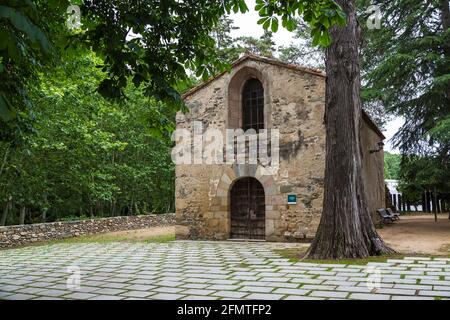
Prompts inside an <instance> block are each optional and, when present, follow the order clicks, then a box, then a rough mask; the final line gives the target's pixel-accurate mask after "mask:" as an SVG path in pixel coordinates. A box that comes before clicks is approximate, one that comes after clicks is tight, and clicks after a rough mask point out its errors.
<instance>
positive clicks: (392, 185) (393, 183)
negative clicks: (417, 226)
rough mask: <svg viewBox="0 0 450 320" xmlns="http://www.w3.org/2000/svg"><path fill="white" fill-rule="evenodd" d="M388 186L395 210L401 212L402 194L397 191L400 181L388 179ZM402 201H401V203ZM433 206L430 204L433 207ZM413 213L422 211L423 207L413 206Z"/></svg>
mask: <svg viewBox="0 0 450 320" xmlns="http://www.w3.org/2000/svg"><path fill="white" fill-rule="evenodd" d="M385 182H386V186H387V187H388V189H389V193H390V194H391V203H392V205H393V206H395V208H397V210H398V211H401V208H400V205H399V204H400V203H401V201H402V193H401V192H400V191H398V190H397V187H398V182H399V181H398V180H393V179H386V180H385ZM399 199H400V201H399ZM431 205H432V204H430V206H431ZM411 211H422V205H417V206H414V205H411Z"/></svg>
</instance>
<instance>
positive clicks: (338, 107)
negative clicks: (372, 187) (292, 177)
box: [307, 0, 394, 259]
mask: <svg viewBox="0 0 450 320" xmlns="http://www.w3.org/2000/svg"><path fill="white" fill-rule="evenodd" d="M337 2H338V3H339V4H340V5H341V7H342V9H343V10H344V11H345V12H346V14H347V18H348V19H347V20H348V23H347V25H346V26H345V27H339V26H335V27H333V28H332V29H331V30H330V35H331V39H332V44H331V46H330V47H328V48H327V50H326V70H327V81H326V95H325V96H326V98H325V99H326V112H325V126H326V164H325V186H324V202H323V213H322V217H321V221H320V225H319V228H318V230H317V234H316V237H315V238H314V241H313V243H312V245H311V247H310V249H309V250H308V253H307V257H308V258H312V259H341V258H364V257H367V256H369V255H380V254H388V253H393V252H394V251H393V250H392V249H390V248H389V247H387V246H386V245H385V243H384V242H383V240H382V239H381V238H380V236H379V235H378V233H377V231H376V230H375V226H374V223H373V221H372V218H371V216H370V214H369V211H368V207H367V200H366V195H365V192H364V184H363V178H362V169H361V167H362V160H361V157H362V148H361V141H360V130H361V100H360V68H359V52H358V42H359V28H358V23H357V20H356V3H355V0H338V1H337Z"/></svg>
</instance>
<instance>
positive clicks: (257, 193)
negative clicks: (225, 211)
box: [230, 177, 266, 239]
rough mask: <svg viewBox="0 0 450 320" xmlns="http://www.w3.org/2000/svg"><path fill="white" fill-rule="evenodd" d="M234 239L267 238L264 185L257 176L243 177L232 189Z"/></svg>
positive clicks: (231, 212)
mask: <svg viewBox="0 0 450 320" xmlns="http://www.w3.org/2000/svg"><path fill="white" fill-rule="evenodd" d="M230 217H231V230H230V238H232V239H265V236H266V227H265V225H266V219H265V218H266V205H265V195H264V187H263V186H262V184H261V183H260V182H259V181H258V180H257V179H255V178H251V177H246V178H241V179H239V180H238V181H236V182H235V183H234V185H233V186H232V187H231V190H230Z"/></svg>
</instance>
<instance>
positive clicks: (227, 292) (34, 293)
mask: <svg viewBox="0 0 450 320" xmlns="http://www.w3.org/2000/svg"><path fill="white" fill-rule="evenodd" d="M292 246H297V245H293V244H274V243H263V242H255V243H239V242H238V243H236V242H190V241H174V242H169V243H119V242H117V243H107V244H101V243H86V244H79V243H78V244H54V245H47V246H35V247H26V248H20V249H11V250H3V251H0V299H7V300H11V299H15V300H17V299H92V300H95V299H97V300H99V299H192V300H194V299H276V300H279V299H286V300H302V299H383V300H384V299H390V300H398V299H449V298H450V259H448V258H436V259H430V258H426V257H422V258H421V257H407V258H404V259H401V260H388V261H387V262H386V263H369V264H368V265H367V266H360V265H344V264H312V263H302V262H296V263H295V262H290V261H289V260H288V259H284V258H282V257H281V256H280V255H278V254H277V253H275V252H274V251H273V249H275V248H283V247H292ZM78 279H79V280H80V282H79V286H78Z"/></svg>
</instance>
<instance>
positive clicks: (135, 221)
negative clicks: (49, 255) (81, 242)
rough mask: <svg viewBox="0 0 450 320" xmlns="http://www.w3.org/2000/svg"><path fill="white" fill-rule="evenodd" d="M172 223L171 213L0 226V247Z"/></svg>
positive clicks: (173, 218) (173, 219) (173, 216)
mask: <svg viewBox="0 0 450 320" xmlns="http://www.w3.org/2000/svg"><path fill="white" fill-rule="evenodd" d="M170 225H175V214H174V213H166V214H149V215H142V216H124V217H112V218H101V219H91V220H80V221H66V222H52V223H38V224H28V225H15V226H6V227H0V248H6V247H14V246H19V245H24V244H28V243H34V242H39V241H46V240H56V239H65V238H70V237H76V236H81V235H92V234H97V233H104V232H112V231H122V230H133V229H143V228H149V227H162V226H170Z"/></svg>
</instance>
